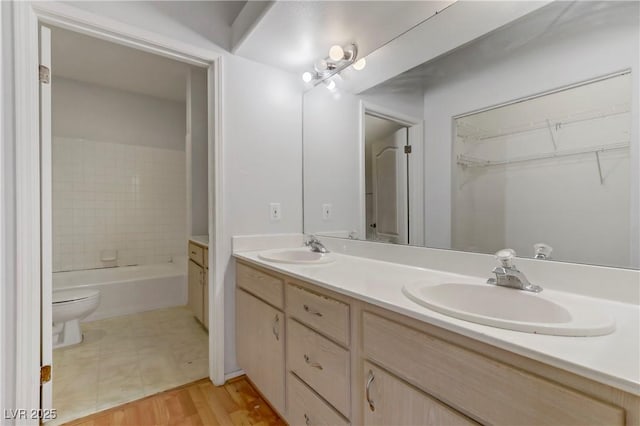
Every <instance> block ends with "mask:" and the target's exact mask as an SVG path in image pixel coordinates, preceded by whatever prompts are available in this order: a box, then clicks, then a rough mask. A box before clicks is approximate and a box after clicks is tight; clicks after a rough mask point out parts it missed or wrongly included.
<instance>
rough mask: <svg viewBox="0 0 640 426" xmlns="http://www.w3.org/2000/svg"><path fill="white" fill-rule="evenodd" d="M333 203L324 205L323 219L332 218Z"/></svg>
mask: <svg viewBox="0 0 640 426" xmlns="http://www.w3.org/2000/svg"><path fill="white" fill-rule="evenodd" d="M331 207H332V206H331V204H323V205H322V220H329V219H331Z"/></svg>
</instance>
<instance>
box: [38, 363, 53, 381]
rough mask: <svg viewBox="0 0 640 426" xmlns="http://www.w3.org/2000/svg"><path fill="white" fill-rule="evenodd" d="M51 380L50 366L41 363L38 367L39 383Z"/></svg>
mask: <svg viewBox="0 0 640 426" xmlns="http://www.w3.org/2000/svg"><path fill="white" fill-rule="evenodd" d="M50 380H51V366H50V365H43V366H42V367H40V384H41V385H42V384H44V383H47V382H48V381H50Z"/></svg>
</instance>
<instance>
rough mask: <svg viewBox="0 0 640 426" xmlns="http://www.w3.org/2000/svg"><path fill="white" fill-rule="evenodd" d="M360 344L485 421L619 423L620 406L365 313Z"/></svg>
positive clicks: (395, 369) (378, 360) (372, 355)
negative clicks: (361, 342)
mask: <svg viewBox="0 0 640 426" xmlns="http://www.w3.org/2000/svg"><path fill="white" fill-rule="evenodd" d="M363 346H364V354H365V356H366V358H367V359H368V360H372V361H374V362H376V363H377V364H379V365H382V366H384V367H386V368H388V369H389V370H391V371H393V372H396V373H397V374H398V375H399V376H401V377H404V378H405V379H406V380H411V381H412V382H413V383H415V384H416V386H418V387H419V388H420V389H422V390H423V391H425V392H427V393H428V394H430V395H432V397H434V398H437V399H438V400H440V401H447V404H449V405H450V406H451V407H453V408H454V409H457V410H460V411H461V412H465V413H468V415H470V416H472V417H473V418H474V419H477V420H478V421H479V422H481V423H484V424H494V425H515V424H526V425H545V424H548V425H588V424H594V425H611V426H612V425H623V424H624V410H622V408H620V407H614V406H611V405H610V404H606V403H604V402H601V401H598V400H597V399H594V398H591V397H588V396H586V395H583V394H581V393H579V392H576V391H574V390H572V389H570V388H567V387H565V386H562V385H560V384H558V383H554V382H552V381H549V380H545V379H543V378H541V377H538V376H536V375H535V374H531V373H528V372H525V371H522V370H521V369H518V368H515V367H512V366H510V365H507V364H504V363H501V362H498V361H496V360H494V359H491V358H489V357H487V356H484V355H481V354H478V353H475V352H473V351H470V350H468V349H465V348H463V347H460V346H457V345H454V344H451V343H449V342H447V341H444V340H441V339H438V338H436V337H433V336H431V335H429V334H426V333H423V332H421V331H418V330H415V329H412V328H410V327H406V326H405V325H403V324H399V323H396V322H394V321H391V320H389V319H386V318H384V317H382V316H379V315H374V314H371V313H369V312H364V313H363ZM374 380H375V379H374ZM384 394H385V395H384V396H382V398H385V397H391V396H392V395H393V394H392V392H390V390H389V392H384ZM423 414H424V415H426V414H427V413H426V411H425V413H423Z"/></svg>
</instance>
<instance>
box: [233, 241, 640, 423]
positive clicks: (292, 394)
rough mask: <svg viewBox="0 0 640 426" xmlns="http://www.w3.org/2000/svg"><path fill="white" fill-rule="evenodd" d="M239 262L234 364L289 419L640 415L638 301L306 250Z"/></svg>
mask: <svg viewBox="0 0 640 426" xmlns="http://www.w3.org/2000/svg"><path fill="white" fill-rule="evenodd" d="M235 258H236V345H237V347H236V352H237V358H238V363H239V365H240V367H241V368H243V369H244V371H245V372H246V374H247V376H248V377H249V379H250V380H251V381H252V382H253V383H254V384H255V386H256V387H257V389H258V390H259V391H260V392H261V393H262V394H263V395H264V396H265V398H266V399H267V400H268V401H269V403H270V404H271V405H272V406H273V407H274V408H275V409H276V410H277V411H278V412H279V413H280V414H281V415H282V416H283V418H284V419H286V420H287V421H288V422H289V423H290V424H294V425H295V424H308V425H346V424H365V425H373V424H378V425H388V424H394V425H415V424H447V425H449V424H478V423H480V424H505V425H515V424H526V425H533V424H535V425H538V424H554V425H557V424H576V425H578V424H579V425H591V424H594V425H595V424H597V425H624V424H638V423H640V398H639V395H640V384H639V382H640V380H639V376H640V374H639V371H638V370H639V367H638V351H639V349H638V327H639V324H638V307H637V306H636V305H632V304H624V303H618V302H614V301H607V300H603V299H598V298H592V297H585V296H583V295H578V294H571V293H567V292H563V291H555V290H553V289H549V288H545V289H544V290H543V291H541V292H539V293H534V292H528V291H524V290H518V289H511V288H503V287H498V286H495V285H492V284H487V282H486V277H484V278H480V277H476V276H467V275H458V274H452V273H450V272H443V271H438V270H432V269H424V268H417V267H412V266H407V265H403V264H399V263H392V262H386V261H381V260H374V259H369V258H365V257H356V256H349V255H345V254H341V253H338V252H331V253H327V254H319V253H314V252H312V251H311V250H310V249H309V248H305V247H302V248H292V249H270V250H248V251H243V250H240V251H236V252H235ZM490 272H491V271H490V270H489V271H487V276H488V275H489V274H490ZM538 284H542V287H545V286H544V283H538ZM491 321H493V323H491ZM514 330H520V331H514Z"/></svg>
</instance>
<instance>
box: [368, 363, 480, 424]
mask: <svg viewBox="0 0 640 426" xmlns="http://www.w3.org/2000/svg"><path fill="white" fill-rule="evenodd" d="M363 377H364V380H365V383H364V385H365V395H364V401H363V403H364V424H365V425H381V426H382V425H395V426H402V425H407V426H409V425H434V426H450V425H475V424H476V423H475V422H473V421H472V420H471V419H469V418H467V417H465V416H464V415H462V414H461V413H458V412H457V411H455V410H453V409H452V408H450V407H448V406H446V405H444V404H443V403H441V402H439V401H438V400H436V399H434V398H432V397H430V396H429V395H427V394H425V393H423V392H421V391H419V390H417V389H416V388H414V387H413V386H411V385H409V384H408V383H406V382H404V381H403V380H400V379H399V378H397V377H395V376H393V375H391V374H389V373H387V372H386V371H384V370H382V369H380V368H378V367H376V366H375V365H373V364H371V363H369V362H366V361H365V362H364V376H363Z"/></svg>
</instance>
